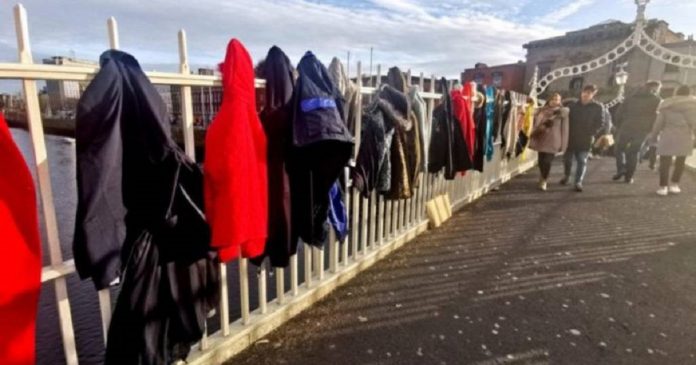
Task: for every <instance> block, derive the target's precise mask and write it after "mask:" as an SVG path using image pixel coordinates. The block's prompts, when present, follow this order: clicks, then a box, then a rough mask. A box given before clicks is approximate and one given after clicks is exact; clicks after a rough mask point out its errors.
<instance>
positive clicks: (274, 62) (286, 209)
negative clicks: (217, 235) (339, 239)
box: [252, 46, 295, 267]
mask: <svg viewBox="0 0 696 365" xmlns="http://www.w3.org/2000/svg"><path fill="white" fill-rule="evenodd" d="M293 72H294V69H293V67H292V64H291V63H290V59H289V58H288V56H286V55H285V53H283V51H282V50H281V49H280V48H278V47H276V46H273V47H272V48H271V49H270V50H269V51H268V55H267V56H266V59H265V61H264V63H263V66H262V68H261V75H259V76H260V77H262V78H264V79H265V80H266V89H265V91H266V101H265V105H264V108H263V110H262V111H261V115H260V118H261V122H262V123H263V129H264V131H265V132H266V139H267V141H268V144H267V149H268V154H267V156H268V240H267V242H266V249H265V252H264V255H263V256H261V257H258V258H255V259H253V260H252V262H253V263H255V264H257V265H260V264H261V262H262V261H263V259H264V257H266V256H268V257H269V258H270V261H271V266H274V267H285V266H288V264H289V262H290V261H289V260H290V256H291V255H292V253H294V249H293V247H294V245H293V243H292V232H291V224H292V222H291V204H290V201H291V199H290V177H289V176H288V172H287V158H288V156H289V155H290V145H291V134H290V133H291V128H292V115H291V111H292V93H293V89H294V87H295V79H294V76H293Z"/></svg>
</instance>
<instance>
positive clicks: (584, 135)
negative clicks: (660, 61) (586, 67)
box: [529, 81, 696, 196]
mask: <svg viewBox="0 0 696 365" xmlns="http://www.w3.org/2000/svg"><path fill="white" fill-rule="evenodd" d="M661 87H662V85H661V83H660V82H658V81H649V82H647V83H646V84H645V85H644V86H643V87H642V88H641V89H640V90H639V91H637V92H636V93H635V94H633V95H631V96H630V97H628V98H627V99H626V100H625V101H624V102H623V103H622V104H621V105H620V106H619V108H618V110H617V111H616V113H615V114H614V118H612V117H611V113H609V110H607V108H605V107H604V105H603V104H601V103H600V102H598V101H596V100H595V95H596V94H597V91H598V89H597V86H595V85H586V86H585V87H584V88H583V89H582V93H581V94H580V98H579V99H578V100H572V101H570V102H567V103H563V101H562V98H561V95H560V94H553V95H551V97H550V98H549V99H548V101H547V102H546V104H545V105H544V106H543V107H541V108H540V109H539V110H538V111H537V112H536V115H535V118H534V127H533V129H532V133H531V135H530V145H529V147H530V148H531V149H533V150H536V151H537V152H538V155H539V170H540V173H541V177H540V180H539V188H540V189H541V190H544V191H545V190H547V187H548V178H549V174H550V171H551V165H552V162H553V160H554V158H555V156H556V155H558V154H562V155H563V172H564V175H563V178H562V179H561V181H560V184H561V185H567V184H569V183H570V182H571V172H572V167H573V163H575V164H576V168H575V174H574V175H573V180H572V182H573V187H574V189H575V190H576V191H578V192H582V191H583V190H584V186H583V182H584V179H585V173H586V171H587V161H588V159H589V158H591V155H592V151H593V148H596V149H599V150H602V149H604V148H606V147H609V146H612V147H613V150H614V153H615V157H616V174H615V175H614V176H613V180H614V181H623V182H625V183H627V184H633V182H634V178H635V172H636V169H637V167H638V164H639V162H640V161H643V160H646V161H649V167H650V168H651V169H655V168H656V164H657V163H658V162H659V175H660V178H659V188H658V190H657V194H658V195H661V196H667V195H669V194H679V193H681V188H680V187H679V182H680V180H681V177H682V174H683V172H684V169H685V166H686V159H687V157H688V156H690V155H691V154H692V153H693V149H694V147H695V146H694V140H695V137H694V134H695V132H696V97H694V96H693V95H692V90H691V88H690V87H688V86H681V87H679V88H678V89H677V90H676V93H675V95H674V96H673V97H670V98H667V99H665V100H662V98H661V97H660V96H659V95H660V89H661ZM612 119H613V120H612ZM658 156H659V160H658ZM670 172H671V176H670Z"/></svg>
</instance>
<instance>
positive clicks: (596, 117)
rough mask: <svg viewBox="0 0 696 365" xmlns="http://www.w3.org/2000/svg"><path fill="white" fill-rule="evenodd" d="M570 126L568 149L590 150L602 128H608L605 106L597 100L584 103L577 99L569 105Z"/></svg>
mask: <svg viewBox="0 0 696 365" xmlns="http://www.w3.org/2000/svg"><path fill="white" fill-rule="evenodd" d="M568 109H569V110H570V112H569V123H570V128H569V129H568V131H569V136H568V150H570V151H589V150H590V148H591V147H592V139H593V138H594V136H595V135H597V134H598V133H602V132H601V131H602V130H605V131H608V130H607V128H606V127H607V124H606V120H605V115H604V106H602V104H600V103H598V102H596V101H590V102H589V103H587V104H582V102H581V101H579V100H578V101H575V102H572V103H570V105H569V106H568Z"/></svg>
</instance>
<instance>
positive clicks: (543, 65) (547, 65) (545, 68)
mask: <svg viewBox="0 0 696 365" xmlns="http://www.w3.org/2000/svg"><path fill="white" fill-rule="evenodd" d="M537 67H539V79H541V78H542V77H544V76H546V75H547V74H548V73H549V72H551V67H553V61H546V62H539V63H537Z"/></svg>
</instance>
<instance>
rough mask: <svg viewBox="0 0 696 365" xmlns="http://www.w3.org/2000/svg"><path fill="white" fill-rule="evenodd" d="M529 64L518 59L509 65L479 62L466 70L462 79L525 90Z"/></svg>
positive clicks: (506, 88)
mask: <svg viewBox="0 0 696 365" xmlns="http://www.w3.org/2000/svg"><path fill="white" fill-rule="evenodd" d="M526 69H527V65H526V64H525V63H524V62H522V61H518V62H517V63H511V64H507V65H499V66H490V67H489V66H488V65H486V64H485V63H477V64H476V65H475V66H474V68H469V69H466V70H464V72H463V73H462V75H461V81H462V82H463V83H465V82H472V81H474V82H476V83H477V84H484V85H493V86H495V87H498V88H503V89H505V90H511V91H517V92H523V91H525V84H524V82H525V72H526Z"/></svg>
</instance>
